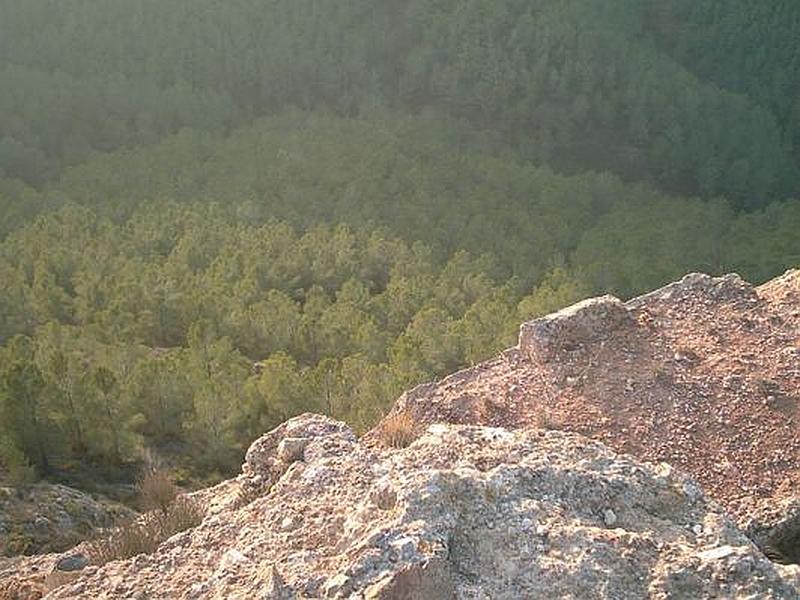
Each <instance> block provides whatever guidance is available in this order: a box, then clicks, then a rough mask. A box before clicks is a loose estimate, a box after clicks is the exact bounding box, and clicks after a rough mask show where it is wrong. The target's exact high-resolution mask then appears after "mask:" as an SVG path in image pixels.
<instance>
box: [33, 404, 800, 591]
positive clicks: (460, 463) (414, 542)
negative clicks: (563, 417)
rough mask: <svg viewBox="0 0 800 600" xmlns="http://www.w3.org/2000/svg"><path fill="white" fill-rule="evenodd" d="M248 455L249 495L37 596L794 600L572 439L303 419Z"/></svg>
mask: <svg viewBox="0 0 800 600" xmlns="http://www.w3.org/2000/svg"><path fill="white" fill-rule="evenodd" d="M284 440H291V441H289V442H287V443H282V442H283V441H284ZM298 440H303V441H302V442H301V441H298ZM301 448H302V452H301V450H300V449H301ZM247 456H248V458H247V462H246V463H245V466H244V469H243V471H244V473H243V475H242V476H240V477H239V479H238V480H235V481H236V485H237V486H241V485H245V484H246V482H247V481H249V480H251V479H255V478H260V483H259V485H261V486H262V487H261V488H259V489H261V490H262V493H261V495H259V496H256V497H254V498H253V499H252V500H251V501H250V502H249V503H247V504H244V505H242V504H241V503H235V502H232V501H230V502H226V501H224V499H218V500H219V501H218V502H217V504H216V506H217V507H218V508H217V509H216V510H215V511H213V512H211V513H210V514H209V515H208V516H207V517H206V519H205V520H204V522H203V523H202V524H201V525H200V526H199V527H197V528H196V529H194V530H192V531H189V532H185V533H183V534H179V535H178V536H176V537H174V538H172V539H170V540H168V541H167V542H166V543H165V544H163V545H162V546H161V548H160V549H159V550H158V551H157V552H156V553H155V554H153V555H151V556H139V557H136V558H134V559H131V560H128V561H122V562H115V563H110V564H108V565H106V566H105V567H102V568H100V569H96V570H91V571H90V572H89V573H87V574H84V575H83V576H81V577H80V578H79V579H77V580H76V581H74V582H72V583H69V584H67V585H64V586H62V587H60V588H58V589H56V590H54V591H53V592H51V593H50V595H49V596H48V598H93V599H104V598H109V599H110V598H137V599H142V598H150V599H155V598H187V599H188V598H209V599H212V598H214V599H217V598H218V599H223V598H225V599H245V598H247V599H249V598H263V599H267V598H270V599H273V598H287V599H289V598H298V599H299V598H363V599H373V600H378V599H384V600H388V599H399V598H409V599H420V600H422V599H432V598H464V599H472V598H474V599H478V598H508V599H515V598H547V599H552V598H582V599H583V598H621V599H622V598H646V597H650V598H710V597H719V598H739V597H741V598H776V599H777V598H796V597H799V596H798V594H797V589H798V587H797V584H798V578H797V576H796V572H797V571H796V570H795V568H792V567H789V568H784V567H780V566H776V565H775V564H773V563H771V562H770V561H769V560H767V559H766V558H765V557H764V556H763V555H762V554H761V553H760V552H759V551H758V549H757V548H756V547H755V546H754V545H753V544H752V543H751V542H750V541H749V540H748V539H747V538H746V537H745V536H744V534H743V533H741V532H740V531H739V530H738V529H737V528H736V527H735V526H734V525H733V524H732V522H731V521H730V520H729V519H728V517H726V516H725V514H724V513H723V512H722V510H721V509H720V507H719V506H718V505H716V504H715V503H713V502H712V501H710V500H708V499H707V498H706V496H705V495H704V494H703V492H702V490H701V489H700V488H699V487H698V486H697V485H696V483H695V482H694V481H693V480H691V479H689V478H687V477H686V476H684V475H682V474H681V473H680V472H678V471H676V470H674V469H671V468H669V467H667V466H666V465H662V466H653V465H648V464H646V463H641V462H638V461H637V460H635V459H633V458H631V457H629V456H625V455H619V454H616V453H614V452H613V451H612V450H610V449H609V448H607V447H606V446H604V445H602V444H601V443H599V442H594V441H590V440H588V439H587V438H585V437H582V436H580V435H577V434H572V433H563V432H555V431H541V430H532V429H525V430H517V431H508V430H505V429H500V428H491V427H479V426H463V425H444V424H434V425H431V426H429V427H428V428H427V430H425V432H424V433H423V434H422V435H421V436H420V437H419V438H418V439H417V440H416V441H415V442H414V443H413V444H411V445H410V446H409V447H407V448H405V449H401V450H390V449H383V448H380V447H376V446H375V445H368V444H362V443H359V442H357V441H356V439H355V436H354V435H353V433H352V432H351V431H350V430H349V429H348V428H347V427H345V426H344V425H342V424H341V423H337V422H335V421H332V420H330V419H327V418H324V417H320V416H316V415H304V416H301V417H297V418H295V419H292V420H290V421H288V422H287V423H285V424H284V425H282V426H281V427H279V428H278V429H276V430H275V431H273V432H271V433H269V434H267V435H265V436H263V437H262V438H261V439H260V440H258V441H257V442H256V443H255V444H253V447H251V450H250V451H249V452H248V455H247ZM265 480H268V481H269V484H268V485H267V486H266V487H263V482H264V481H265ZM235 488H236V486H234V485H228V486H218V487H217V488H216V490H217V491H216V493H217V494H218V495H227V496H232V495H235V493H236V489H235Z"/></svg>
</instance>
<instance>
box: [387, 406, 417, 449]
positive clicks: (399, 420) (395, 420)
mask: <svg viewBox="0 0 800 600" xmlns="http://www.w3.org/2000/svg"><path fill="white" fill-rule="evenodd" d="M414 425H415V424H414V419H413V418H412V417H411V415H410V414H409V413H408V412H398V413H394V414H393V415H389V416H388V417H386V418H385V419H384V420H383V423H381V426H380V438H381V440H382V441H383V443H384V444H385V445H386V446H389V447H391V448H405V447H407V446H409V445H410V444H411V442H413V441H414V439H415V438H416V433H415V427H414Z"/></svg>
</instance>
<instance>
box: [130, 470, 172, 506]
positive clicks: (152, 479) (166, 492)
mask: <svg viewBox="0 0 800 600" xmlns="http://www.w3.org/2000/svg"><path fill="white" fill-rule="evenodd" d="M136 491H137V492H138V494H139V501H140V502H141V504H142V508H144V510H158V511H161V512H162V513H163V512H167V510H169V507H170V506H171V505H172V503H173V502H174V501H175V498H177V496H178V487H177V486H176V485H175V483H173V481H172V479H171V478H170V476H169V475H167V473H166V472H165V471H162V470H161V469H154V470H151V471H148V472H147V473H145V475H144V476H143V477H142V478H141V479H140V480H139V481H138V482H137V484H136Z"/></svg>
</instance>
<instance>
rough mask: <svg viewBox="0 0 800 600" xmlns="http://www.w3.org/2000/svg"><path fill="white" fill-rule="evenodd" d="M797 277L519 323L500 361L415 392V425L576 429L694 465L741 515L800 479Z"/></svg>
mask: <svg viewBox="0 0 800 600" xmlns="http://www.w3.org/2000/svg"><path fill="white" fill-rule="evenodd" d="M798 400H800V272H798V271H791V272H788V273H787V274H786V275H784V276H783V277H780V278H777V279H775V280H773V281H770V282H768V283H766V284H764V285H763V286H760V287H753V286H751V285H750V284H748V283H746V282H744V281H742V280H741V279H740V278H738V277H737V276H735V275H729V276H726V277H722V278H716V279H715V278H711V277H708V276H705V275H700V274H692V275H688V276H686V277H685V278H684V279H682V280H681V281H680V282H677V283H673V284H670V285H668V286H666V287H664V288H662V289H660V290H657V291H655V292H652V293H650V294H647V295H644V296H641V297H639V298H635V299H633V300H631V301H629V302H627V303H625V304H623V303H621V302H620V301H619V300H617V299H615V298H613V297H610V296H607V297H605V298H600V299H596V300H589V301H586V302H583V303H581V304H579V305H577V306H575V307H571V308H569V309H566V310H565V311H562V312H560V313H556V314H555V315H550V316H548V317H544V318H543V319H539V320H537V321H532V322H531V323H528V324H525V325H523V326H522V330H521V335H520V344H519V346H518V347H515V348H512V349H510V350H508V351H506V352H504V353H503V354H502V355H501V356H500V357H498V358H496V359H494V360H491V361H488V362H486V363H483V364H480V365H478V366H476V367H474V368H472V369H468V370H465V371H462V372H460V373H457V374H454V375H452V376H450V377H448V378H446V379H443V380H442V381H440V382H438V383H434V384H427V385H423V386H420V387H418V388H416V389H415V390H412V391H410V392H408V393H406V394H405V395H404V396H403V397H402V398H401V399H400V401H399V402H398V403H397V405H396V406H395V409H394V410H395V411H397V412H405V411H408V412H410V413H411V414H412V415H413V416H414V419H415V420H416V421H418V422H440V421H446V422H451V423H470V424H477V423H480V424H486V425H492V426H499V427H508V428H521V427H526V426H530V425H539V426H544V427H548V428H555V429H568V430H570V431H575V432H579V433H582V434H584V435H587V436H589V437H592V438H594V439H597V440H600V441H602V442H603V443H606V444H608V445H609V446H611V447H612V448H614V449H616V450H618V451H620V452H627V453H631V454H634V455H636V456H638V457H640V458H642V459H644V460H647V461H654V462H660V461H665V462H668V463H670V464H672V465H674V466H675V467H678V468H680V469H683V470H685V471H687V472H689V473H691V474H692V475H693V476H694V477H696V478H697V479H698V481H699V482H700V483H701V484H702V485H703V487H704V488H705V489H707V490H708V492H709V494H710V495H711V496H712V497H714V498H715V499H716V500H717V501H719V502H721V503H722V504H723V505H724V506H725V507H726V508H727V509H728V510H729V511H730V512H731V514H733V515H734V516H735V517H736V518H737V519H738V520H739V521H740V523H742V524H745V522H746V521H747V519H748V518H749V517H750V515H752V514H753V512H754V511H756V510H760V509H761V508H762V506H763V505H769V504H774V503H775V502H777V501H778V500H779V499H780V498H782V497H783V496H785V495H787V494H789V493H790V492H791V491H792V490H794V489H796V485H797V482H798V480H799V473H798V467H797V465H798V458H800V441H798V435H797V432H798V421H797V420H798V414H797V411H798Z"/></svg>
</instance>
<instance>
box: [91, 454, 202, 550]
mask: <svg viewBox="0 0 800 600" xmlns="http://www.w3.org/2000/svg"><path fill="white" fill-rule="evenodd" d="M137 488H138V490H139V500H140V502H141V503H142V506H143V507H144V508H145V509H146V510H148V511H149V512H147V513H145V514H144V515H141V516H139V517H137V518H136V519H133V520H131V521H126V522H124V523H121V524H119V525H118V526H117V527H115V528H114V529H113V530H112V531H111V533H110V534H109V535H107V536H105V537H101V538H96V539H94V540H92V541H90V542H88V554H89V556H90V557H91V559H92V562H93V563H95V564H97V565H103V564H105V563H107V562H110V561H112V560H124V559H127V558H131V557H133V556H137V555H139V554H152V553H153V552H155V551H156V550H157V549H158V547H159V545H160V544H161V542H163V541H165V540H167V539H168V538H170V537H172V536H173V535H175V534H176V533H180V532H181V531H186V530H187V529H191V528H192V527H197V526H198V525H199V524H200V523H201V521H202V520H203V516H204V514H205V509H204V507H203V506H202V505H201V504H200V503H199V502H198V501H196V500H194V499H192V498H189V497H188V496H180V495H178V488H177V486H175V484H174V483H173V482H172V480H171V479H170V478H169V476H168V475H167V474H166V473H164V472H163V471H159V470H154V471H150V472H148V473H147V474H146V475H145V476H144V477H142V479H141V480H140V481H139V483H138V484H137Z"/></svg>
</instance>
